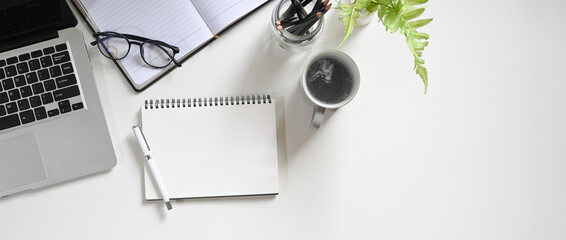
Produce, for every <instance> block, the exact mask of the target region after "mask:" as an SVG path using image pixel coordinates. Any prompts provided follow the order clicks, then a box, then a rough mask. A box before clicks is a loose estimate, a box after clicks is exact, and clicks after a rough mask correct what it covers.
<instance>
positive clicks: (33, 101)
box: [29, 96, 41, 108]
mask: <svg viewBox="0 0 566 240" xmlns="http://www.w3.org/2000/svg"><path fill="white" fill-rule="evenodd" d="M29 105H30V106H31V107H32V108H34V107H37V106H40V105H41V98H40V97H39V96H33V97H30V98H29Z"/></svg>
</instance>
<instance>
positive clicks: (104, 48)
mask: <svg viewBox="0 0 566 240" xmlns="http://www.w3.org/2000/svg"><path fill="white" fill-rule="evenodd" d="M98 49H99V50H100V52H101V53H102V54H104V56H106V57H108V58H111V59H115V60H120V59H123V58H124V57H126V55H127V54H128V52H129V51H130V43H129V42H128V40H127V39H126V38H125V37H124V36H122V35H120V34H113V33H106V34H103V35H100V36H99V37H98ZM140 53H141V57H142V59H143V60H144V62H145V63H147V64H148V65H150V66H152V67H156V68H162V67H166V66H167V65H169V64H170V63H171V61H172V57H173V56H174V54H175V53H174V52H173V49H171V48H168V47H164V46H163V45H161V44H160V43H159V42H157V41H152V40H149V41H146V42H144V43H143V44H141V46H140Z"/></svg>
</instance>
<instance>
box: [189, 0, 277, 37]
mask: <svg viewBox="0 0 566 240" xmlns="http://www.w3.org/2000/svg"><path fill="white" fill-rule="evenodd" d="M191 1H192V2H193V3H194V5H195V7H196V8H197V9H198V11H199V13H200V14H201V16H202V18H203V19H204V20H205V21H206V23H207V24H208V26H209V28H210V30H211V31H212V33H214V34H217V33H219V32H221V31H222V30H224V29H225V28H226V27H228V26H229V25H230V24H232V23H233V22H235V21H236V20H238V19H240V18H242V17H243V16H244V15H246V14H247V13H249V12H251V11H252V10H254V9H256V8H257V7H259V6H260V5H261V4H263V3H265V2H266V1H267V0H214V1H210V0H191ZM268 20H269V19H265V21H266V22H267V21H268Z"/></svg>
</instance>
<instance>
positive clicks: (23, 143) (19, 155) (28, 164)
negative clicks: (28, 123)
mask: <svg viewBox="0 0 566 240" xmlns="http://www.w3.org/2000/svg"><path fill="white" fill-rule="evenodd" d="M0 153H1V158H2V159H1V161H0V192H1V191H4V190H8V189H11V188H15V187H20V186H24V185H27V184H31V183H35V182H39V181H42V180H45V179H46V178H47V174H46V173H45V167H44V166H43V160H41V154H40V153H39V148H38V146H37V140H36V139H35V135H34V134H33V133H30V134H26V135H22V136H18V137H14V138H10V139H6V140H2V141H0Z"/></svg>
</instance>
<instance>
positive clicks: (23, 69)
mask: <svg viewBox="0 0 566 240" xmlns="http://www.w3.org/2000/svg"><path fill="white" fill-rule="evenodd" d="M16 68H17V69H18V74H24V73H27V72H29V67H28V63H27V62H23V63H18V64H17V65H16Z"/></svg>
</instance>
